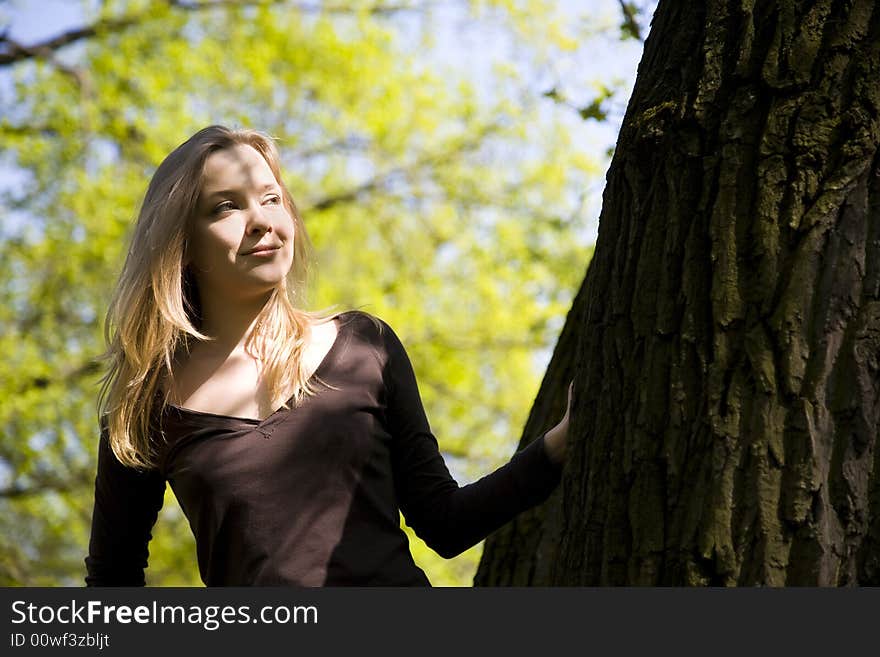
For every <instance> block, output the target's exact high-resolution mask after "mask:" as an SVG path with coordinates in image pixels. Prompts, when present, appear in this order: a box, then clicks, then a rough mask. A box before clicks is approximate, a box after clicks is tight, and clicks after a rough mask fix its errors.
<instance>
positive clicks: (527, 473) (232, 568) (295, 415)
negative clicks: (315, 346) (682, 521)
mask: <svg viewBox="0 0 880 657" xmlns="http://www.w3.org/2000/svg"><path fill="white" fill-rule="evenodd" d="M373 319H374V318H371V317H370V316H368V315H367V314H366V313H363V312H360V311H350V312H347V313H342V314H341V315H339V316H338V317H337V321H338V323H339V332H338V335H337V337H336V341H335V342H334V344H333V346H332V347H331V349H330V351H329V352H328V353H327V356H326V357H325V358H324V360H323V362H322V363H321V364H320V365H319V367H318V369H317V370H316V372H315V374H314V375H313V380H314V382H316V383H317V384H318V390H319V391H318V394H316V395H314V396H312V397H308V398H306V400H305V401H304V402H303V403H302V404H301V405H300V406H299V407H297V408H295V409H280V410H279V411H277V412H275V413H273V414H272V415H271V416H269V417H268V418H266V419H265V420H263V421H262V422H259V421H256V420H253V419H246V418H234V417H229V416H225V415H215V414H212V413H202V412H197V411H191V410H186V409H181V408H177V407H169V408H168V409H167V410H166V412H165V414H164V416H163V418H162V427H163V429H164V433H165V438H166V441H165V443H164V445H163V447H162V449H161V453H162V459H161V467H160V468H159V469H157V470H155V471H151V472H146V473H138V472H136V471H135V470H133V469H131V468H127V467H124V466H122V465H121V464H120V463H119V461H118V460H117V459H116V458H115V456H114V455H113V452H112V451H111V450H110V448H109V445H108V443H107V436H106V432H105V431H102V435H101V440H100V445H99V452H98V454H99V457H98V471H97V476H96V480H95V507H94V514H93V520H92V534H91V540H90V543H89V555H88V557H86V560H85V561H86V567H87V571H88V575H87V577H86V583H87V584H88V585H89V586H100V585H117V586H119V585H123V586H124V585H143V584H144V572H143V571H144V568H145V567H146V565H147V559H148V551H147V544H148V542H149V540H150V532H151V531H152V527H153V525H154V523H155V521H156V517H157V515H158V512H159V510H160V508H161V506H162V498H163V495H164V490H165V481H166V480H167V481H168V482H169V483H170V484H171V487H172V489H173V491H174V493H175V495H176V496H177V499H178V500H179V502H180V505H181V507H182V509H183V511H184V513H185V514H186V516H187V518H188V519H189V522H190V526H191V527H192V530H193V534H194V535H195V538H196V546H197V552H198V563H199V570H200V572H201V576H202V580H203V581H204V582H205V583H206V584H207V585H209V586H244V585H259V586H268V585H288V586H322V585H323V586H329V585H362V586H377V585H390V586H430V583H429V581H428V578H427V577H426V576H425V574H424V572H423V571H422V570H421V569H420V568H419V567H418V566H416V564H415V562H414V561H413V559H412V556H411V554H410V551H409V545H408V541H407V538H406V534H404V533H403V531H402V530H401V529H400V526H399V515H398V509H400V510H401V511H402V512H403V515H404V518H405V520H406V522H407V524H408V525H409V526H410V527H412V528H413V529H414V530H415V532H416V534H417V535H418V536H419V537H421V538H422V539H424V540H425V542H426V543H427V544H428V545H429V546H431V547H432V548H433V549H434V550H436V551H437V552H438V553H439V554H441V555H443V556H445V557H452V556H455V555H456V554H459V553H460V552H462V551H464V550H466V549H467V548H469V547H471V546H472V545H474V544H476V543H478V542H479V541H480V540H482V539H483V538H485V537H486V536H487V535H488V534H489V533H491V532H492V531H494V530H495V529H497V528H499V527H500V526H502V525H503V524H505V523H506V522H507V521H509V520H510V519H511V518H513V517H514V516H515V515H516V514H518V513H519V512H521V511H523V510H525V509H527V508H530V507H531V506H534V505H535V504H538V503H540V502H541V501H543V500H544V499H546V498H547V496H549V494H550V493H551V492H552V490H553V489H554V488H555V487H556V486H557V485H558V483H559V480H560V476H561V466H557V465H555V464H553V463H552V462H551V461H550V460H549V458H548V456H547V454H546V450H545V448H544V445H543V439H539V440H536V441H534V442H533V443H531V444H530V445H529V446H528V447H526V448H525V449H523V450H521V451H520V452H518V453H517V454H515V455H514V457H513V458H512V459H511V461H510V462H509V463H507V464H505V465H503V466H502V467H501V468H499V469H498V470H496V471H495V472H493V473H491V474H489V475H487V476H485V477H483V478H482V479H480V480H479V481H477V482H474V483H472V484H469V485H467V486H463V487H459V485H458V484H457V483H456V482H455V480H454V479H453V477H452V476H451V475H450V473H449V470H448V469H447V467H446V464H445V463H444V461H443V458H442V456H441V455H440V452H439V449H438V447H437V441H436V439H435V438H434V436H433V434H432V433H431V430H430V427H429V425H428V420H427V418H426V417H425V412H424V409H423V406H422V402H421V399H420V397H419V393H418V388H417V385H416V379H415V375H414V373H413V369H412V365H411V364H410V361H409V358H408V356H407V354H406V351H405V350H404V347H403V345H402V344H401V343H400V340H399V339H398V338H397V336H396V335H395V334H394V332H393V331H392V330H391V328H390V327H389V326H388V325H387V324H386V323H385V322H383V321H381V320H376V323H374V321H373ZM377 324H378V326H377Z"/></svg>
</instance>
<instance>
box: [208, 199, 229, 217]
mask: <svg viewBox="0 0 880 657" xmlns="http://www.w3.org/2000/svg"><path fill="white" fill-rule="evenodd" d="M232 208H233V205H232V201H224V202H223V203H221V204H220V205H218V206H217V207H215V208H214V209H213V210H212V211H211V213H212V214H220V213H221V212H226V211H227V210H232Z"/></svg>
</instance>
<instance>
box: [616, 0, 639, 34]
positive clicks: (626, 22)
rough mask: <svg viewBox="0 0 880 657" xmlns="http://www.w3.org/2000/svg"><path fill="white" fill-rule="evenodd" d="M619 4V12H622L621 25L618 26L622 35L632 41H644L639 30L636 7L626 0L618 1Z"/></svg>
mask: <svg viewBox="0 0 880 657" xmlns="http://www.w3.org/2000/svg"><path fill="white" fill-rule="evenodd" d="M618 2H620V10H621V11H622V12H623V25H621V26H620V29H621V31H623V33H624V34H626V35H628V36H631V37H632V38H633V39H638V40H639V41H644V39H643V38H642V31H641V29H640V28H639V22H638V20H636V19H637V17H638V9H637V8H636V6H635V5H634V4H633V3H631V2H627V1H626V0H618Z"/></svg>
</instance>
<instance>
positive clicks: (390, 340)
mask: <svg viewBox="0 0 880 657" xmlns="http://www.w3.org/2000/svg"><path fill="white" fill-rule="evenodd" d="M382 324H383V326H382V328H383V331H382V333H383V335H384V340H383V341H384V345H385V349H386V351H387V362H386V365H385V371H384V381H385V386H386V390H387V395H388V398H387V413H386V416H387V422H388V425H389V430H390V432H391V434H392V467H393V471H394V482H395V490H396V492H397V496H398V503H399V504H400V509H401V511H402V513H403V516H404V519H405V520H406V523H407V524H408V525H409V526H410V527H411V528H412V529H413V530H414V531H415V532H416V534H417V535H418V536H419V537H420V538H421V539H422V540H424V541H425V542H426V543H427V544H428V546H429V547H431V548H432V549H433V550H435V551H436V552H437V553H438V554H440V555H441V556H443V557H446V558H451V557H454V556H455V555H457V554H459V553H461V552H463V551H464V550H466V549H467V548H469V547H471V546H472V545H475V544H477V543H478V542H480V541H481V540H483V539H484V538H486V537H487V536H488V535H489V534H491V533H492V532H493V531H495V530H496V529H498V528H500V527H502V526H503V525H504V524H506V523H507V522H509V521H510V520H511V519H513V518H514V517H515V516H516V515H517V514H519V513H521V512H522V511H525V510H526V509H529V508H531V507H533V506H536V505H537V504H540V503H541V502H543V501H544V500H545V499H547V497H549V495H550V493H551V492H552V491H553V490H554V488H556V486H557V485H558V484H559V481H560V479H561V476H562V466H561V465H557V464H555V463H553V462H552V461H551V460H550V457H549V456H548V455H547V451H546V448H545V446H544V443H543V440H544V438H543V436H542V437H540V438H538V439H537V440H535V441H533V442H531V443H530V444H529V445H528V446H526V447H525V448H524V449H522V450H520V451H519V452H517V453H516V454H514V456H513V458H512V459H511V460H510V461H509V462H508V463H506V464H504V465H502V466H501V467H500V468H498V469H497V470H495V471H494V472H492V473H490V474H487V475H486V476H484V477H483V478H481V479H480V480H478V481H476V482H474V483H471V484H468V485H466V486H459V485H458V483H457V482H456V481H455V479H454V478H453V477H452V475H451V474H450V473H449V470H448V468H447V467H446V464H445V462H444V460H443V457H442V455H441V454H440V450H439V448H438V444H437V440H436V438H435V437H434V435H433V434H432V433H431V430H430V427H429V424H428V420H427V417H426V415H425V411H424V407H423V405H422V401H421V398H420V396H419V391H418V386H417V383H416V378H415V374H414V372H413V368H412V364H411V363H410V360H409V357H408V356H407V354H406V351H405V349H404V347H403V345H402V344H401V342H400V340H399V339H398V337H397V336H396V335H395V334H394V331H393V330H391V328H390V327H389V326H388V325H387V324H385V323H384V322H383V323H382Z"/></svg>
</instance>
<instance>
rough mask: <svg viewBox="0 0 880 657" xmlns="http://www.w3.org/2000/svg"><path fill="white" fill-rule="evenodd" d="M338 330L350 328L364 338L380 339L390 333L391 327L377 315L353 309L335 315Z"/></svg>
mask: <svg viewBox="0 0 880 657" xmlns="http://www.w3.org/2000/svg"><path fill="white" fill-rule="evenodd" d="M337 321H338V323H339V327H340V329H341V328H342V327H351V329H352V330H354V331H357V332H359V333H361V334H363V335H364V336H365V337H372V338H374V339H375V338H381V337H382V336H383V335H384V334H385V333H387V332H390V331H391V327H390V326H389V325H388V323H387V322H385V320H383V319H381V318H380V317H379V316H378V315H375V314H373V313H370V312H367V311H366V310H362V309H360V308H354V309H352V310H347V311H344V312H341V313H339V314H338V315H337Z"/></svg>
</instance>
